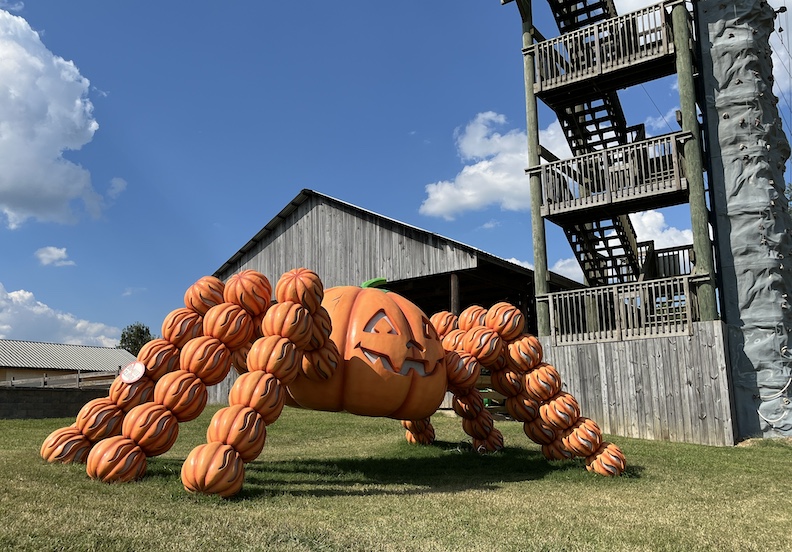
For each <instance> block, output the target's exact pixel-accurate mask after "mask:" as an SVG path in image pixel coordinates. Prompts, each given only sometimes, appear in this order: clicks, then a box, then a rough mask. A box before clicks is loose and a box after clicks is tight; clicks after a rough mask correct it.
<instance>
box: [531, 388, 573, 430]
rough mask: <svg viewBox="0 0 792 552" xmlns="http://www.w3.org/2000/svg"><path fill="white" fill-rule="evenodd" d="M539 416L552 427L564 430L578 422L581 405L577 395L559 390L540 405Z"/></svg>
mask: <svg viewBox="0 0 792 552" xmlns="http://www.w3.org/2000/svg"><path fill="white" fill-rule="evenodd" d="M539 416H541V418H542V421H544V423H546V424H547V425H549V426H550V427H552V428H554V429H556V430H559V431H563V430H564V429H566V428H568V427H570V426H571V425H572V424H574V423H575V422H577V420H578V418H579V417H580V406H579V405H578V402H577V400H576V399H575V397H573V396H572V395H570V394H569V393H565V392H564V391H559V392H558V393H556V395H555V396H554V397H552V398H550V399H549V400H548V401H546V402H544V403H542V405H541V406H540V407H539Z"/></svg>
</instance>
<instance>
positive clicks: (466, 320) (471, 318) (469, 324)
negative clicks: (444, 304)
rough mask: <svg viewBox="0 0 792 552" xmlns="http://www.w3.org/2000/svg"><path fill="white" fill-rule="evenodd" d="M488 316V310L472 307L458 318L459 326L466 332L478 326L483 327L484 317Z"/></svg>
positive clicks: (479, 306)
mask: <svg viewBox="0 0 792 552" xmlns="http://www.w3.org/2000/svg"><path fill="white" fill-rule="evenodd" d="M486 315H487V309H485V308H484V307H482V306H481V305H470V306H469V307H468V308H466V309H465V310H463V311H462V312H460V313H459V317H458V318H457V326H458V327H459V329H460V330H462V331H464V332H466V331H468V330H469V329H471V328H474V327H476V326H483V325H484V317H485V316H486Z"/></svg>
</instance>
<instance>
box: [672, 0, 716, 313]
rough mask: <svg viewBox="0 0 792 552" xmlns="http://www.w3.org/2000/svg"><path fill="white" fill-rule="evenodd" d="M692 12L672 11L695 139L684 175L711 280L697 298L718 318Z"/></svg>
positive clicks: (702, 270)
mask: <svg viewBox="0 0 792 552" xmlns="http://www.w3.org/2000/svg"><path fill="white" fill-rule="evenodd" d="M689 18H690V14H689V13H688V11H687V8H686V7H685V4H684V3H680V4H677V5H676V6H674V8H673V9H672V11H671V22H672V24H673V30H674V49H675V50H676V70H677V82H678V85H679V106H680V111H681V112H682V130H684V131H688V132H692V133H693V139H691V140H687V141H685V144H684V146H683V147H684V151H685V176H686V177H687V181H688V189H689V190H690V220H691V224H692V230H693V250H694V251H695V254H696V270H695V273H696V274H708V275H709V279H708V280H707V281H706V282H702V283H701V284H699V288H698V301H699V316H700V317H701V320H716V319H717V318H718V309H717V306H716V302H715V283H714V276H715V265H714V261H713V258H712V242H711V241H710V235H709V216H708V211H707V200H706V196H705V190H704V166H703V163H702V159H701V146H700V139H701V136H700V134H701V133H700V130H699V123H698V117H697V115H696V89H695V83H694V80H693V53H692V48H691V45H692V42H691V35H690V28H689V27H688V21H689Z"/></svg>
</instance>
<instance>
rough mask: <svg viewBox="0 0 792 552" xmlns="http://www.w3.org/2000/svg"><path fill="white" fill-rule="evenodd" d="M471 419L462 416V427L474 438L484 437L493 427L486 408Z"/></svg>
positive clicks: (490, 416)
mask: <svg viewBox="0 0 792 552" xmlns="http://www.w3.org/2000/svg"><path fill="white" fill-rule="evenodd" d="M481 414H483V415H480V416H477V417H476V418H474V419H472V420H468V419H467V418H462V429H463V430H464V431H465V433H467V434H468V435H470V436H471V437H473V438H474V439H486V438H487V436H488V435H489V434H490V433H492V431H493V429H494V425H493V423H494V422H493V420H492V415H491V414H490V413H489V412H487V411H486V410H485V411H484V412H483V413H481Z"/></svg>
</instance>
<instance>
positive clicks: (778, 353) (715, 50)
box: [695, 0, 792, 439]
mask: <svg viewBox="0 0 792 552" xmlns="http://www.w3.org/2000/svg"><path fill="white" fill-rule="evenodd" d="M695 6H696V10H697V16H698V22H699V28H698V38H699V41H700V45H701V49H700V53H701V68H702V84H703V91H704V96H705V102H704V103H705V106H704V108H705V116H706V119H707V122H708V124H707V127H708V138H709V140H708V143H709V149H710V157H711V159H712V167H711V171H710V179H711V181H710V186H711V188H712V191H713V205H712V207H713V210H714V213H715V220H714V222H715V234H716V235H715V240H716V242H717V246H718V258H719V265H720V273H721V278H722V286H721V293H722V304H723V312H722V317H723V320H724V322H725V323H726V324H727V328H728V336H729V339H728V342H729V358H730V362H731V374H732V386H733V390H734V404H735V417H736V420H737V433H738V437H739V438H740V439H743V438H747V437H754V436H764V437H780V436H792V405H790V397H791V396H792V393H791V392H792V389H790V388H791V387H792V386H791V385H790V380H791V378H792V354H790V351H789V350H788V347H790V346H791V345H790V333H791V332H792V312H791V311H792V308H790V304H791V303H792V297H790V292H791V291H792V258H790V256H791V255H792V247H791V246H792V235H791V233H792V220H790V216H789V212H788V205H787V200H786V198H785V196H784V188H785V183H784V164H785V162H786V160H787V159H788V158H789V153H790V149H789V142H788V141H787V138H786V136H785V134H784V131H783V129H782V127H781V119H780V117H779V114H778V109H777V107H776V104H777V102H778V100H777V98H776V97H775V95H774V94H773V92H772V82H773V81H772V79H773V77H772V69H773V67H772V60H771V52H770V44H769V38H770V34H771V33H772V32H773V25H774V18H775V13H774V11H773V9H772V7H770V6H769V5H768V4H767V3H766V2H763V1H759V0H714V1H713V0H700V1H699V2H697V3H695Z"/></svg>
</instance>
